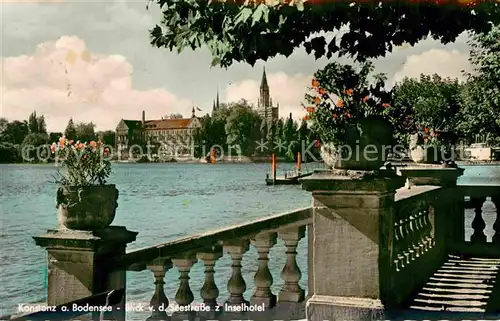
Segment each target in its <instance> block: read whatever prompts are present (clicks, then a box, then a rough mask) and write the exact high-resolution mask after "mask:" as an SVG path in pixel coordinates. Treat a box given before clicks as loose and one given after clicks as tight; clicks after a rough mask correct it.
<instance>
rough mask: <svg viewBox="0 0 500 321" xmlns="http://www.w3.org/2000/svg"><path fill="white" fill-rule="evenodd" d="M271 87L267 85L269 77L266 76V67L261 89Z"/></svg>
mask: <svg viewBox="0 0 500 321" xmlns="http://www.w3.org/2000/svg"><path fill="white" fill-rule="evenodd" d="M268 88H269V85H268V84H267V76H266V67H265V66H264V71H263V72H262V80H261V82H260V89H268Z"/></svg>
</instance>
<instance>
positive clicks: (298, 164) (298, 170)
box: [297, 152, 302, 176]
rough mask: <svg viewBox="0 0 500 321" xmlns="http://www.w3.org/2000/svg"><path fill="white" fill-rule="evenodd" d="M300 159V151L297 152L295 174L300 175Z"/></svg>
mask: <svg viewBox="0 0 500 321" xmlns="http://www.w3.org/2000/svg"><path fill="white" fill-rule="evenodd" d="M301 161H302V160H301V159H300V152H298V153H297V176H298V175H300V165H301Z"/></svg>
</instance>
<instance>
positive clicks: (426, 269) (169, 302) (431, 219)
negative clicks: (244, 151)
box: [35, 168, 500, 321]
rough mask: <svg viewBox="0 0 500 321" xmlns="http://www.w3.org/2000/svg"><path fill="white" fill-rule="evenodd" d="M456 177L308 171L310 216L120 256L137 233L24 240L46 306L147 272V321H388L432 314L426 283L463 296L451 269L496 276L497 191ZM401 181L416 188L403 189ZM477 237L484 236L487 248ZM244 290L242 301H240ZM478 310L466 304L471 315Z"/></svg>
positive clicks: (439, 172) (499, 246)
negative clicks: (38, 269) (38, 251)
mask: <svg viewBox="0 0 500 321" xmlns="http://www.w3.org/2000/svg"><path fill="white" fill-rule="evenodd" d="M462 173H463V170H460V169H454V168H442V169H439V168H431V169H425V168H418V169H411V168H407V169H404V170H401V175H397V174H396V173H395V172H392V171H379V172H348V171H331V172H330V171H323V172H318V173H315V174H313V175H312V176H310V177H307V178H303V179H302V180H301V182H302V187H303V189H305V190H307V191H310V192H312V199H313V204H312V207H311V208H306V209H299V210H295V211H292V212H289V213H284V214H279V215H273V216H269V217H265V218H262V219H259V220H256V221H252V222H248V223H245V224H241V225H237V226H231V227H227V228H222V229H219V230H215V231H209V232H206V233H201V234H196V235H191V236H188V237H185V238H181V239H178V240H173V241H170V242H166V243H163V244H159V245H155V246H151V247H148V248H144V249H140V250H135V251H131V252H128V253H126V252H125V246H126V244H127V243H129V242H132V241H134V240H135V235H136V234H137V233H135V232H130V231H128V230H126V229H125V228H124V227H110V228H108V229H107V230H106V231H92V232H75V231H69V232H68V231H49V232H48V233H47V234H45V235H42V236H40V237H36V238H35V240H36V242H37V244H38V245H40V246H43V247H45V248H46V249H47V251H48V254H49V264H48V268H49V274H48V275H49V282H48V284H49V288H48V304H51V305H55V304H62V303H64V302H68V301H71V300H75V299H78V298H83V297H86V296H89V295H91V294H95V293H98V292H99V291H101V292H102V291H105V290H109V289H122V288H125V286H126V277H125V276H126V272H127V271H145V270H149V271H150V272H151V283H152V284H154V290H152V294H151V295H152V297H151V300H150V306H151V308H152V310H151V313H150V315H149V316H148V320H170V319H175V318H179V319H181V320H194V319H195V318H201V319H202V320H225V319H228V320H241V319H247V320H294V319H303V318H305V317H307V319H308V320H310V321H323V320H331V321H333V320H339V321H340V320H384V319H387V318H389V319H391V320H393V319H394V320H396V319H398V318H400V317H403V318H404V317H405V316H407V314H406V313H407V312H408V311H410V312H411V311H413V310H412V309H413V308H412V307H413V306H414V303H415V302H417V303H418V302H419V303H421V305H424V306H423V307H422V306H420V307H417V308H425V304H429V305H433V304H434V305H433V306H432V308H433V309H438V310H439V306H438V307H436V306H435V305H436V303H435V302H434V301H432V298H434V296H436V294H435V293H434V292H429V291H431V290H428V288H429V284H431V283H432V284H434V285H436V284H437V285H439V286H441V285H443V284H444V285H445V287H447V288H446V289H445V290H441V289H438V291H444V292H446V291H449V289H450V288H452V289H453V288H458V289H460V287H466V286H467V285H463V283H460V282H459V283H456V284H455V283H453V284H451V285H450V284H448V283H447V282H451V281H449V280H450V278H453V277H455V276H453V275H452V274H453V273H454V271H459V273H462V275H459V276H458V279H460V278H463V277H464V273H465V274H466V273H467V271H470V270H471V269H472V270H473V269H476V267H477V268H483V267H487V269H488V270H485V271H480V272H481V273H483V274H482V275H487V276H488V277H489V279H488V281H487V282H491V280H494V278H495V275H496V274H495V273H497V272H496V271H499V270H500V269H499V267H500V251H499V250H500V214H499V208H500V204H499V203H500V186H457V185H456V181H457V178H458V177H459V176H460V175H461V174H462ZM406 179H410V180H411V181H412V182H413V184H414V185H415V186H411V187H410V188H408V187H404V185H405V180H406ZM495 207H496V213H495V214H496V218H495V220H494V222H493V223H492V224H491V226H489V225H488V224H487V221H488V222H491V221H492V220H491V217H489V219H488V220H485V218H484V212H483V210H484V209H486V208H489V209H494V208H495ZM471 210H472V212H470V211H471ZM487 212H488V213H490V214H487V215H491V211H489V210H488V211H487ZM469 215H473V219H469ZM469 221H470V224H468V223H467V224H466V222H469ZM467 225H470V226H467ZM306 231H307V250H308V252H307V253H308V262H307V266H308V267H307V270H306V271H301V270H300V268H299V267H298V265H297V257H296V256H297V247H298V245H299V241H300V240H301V239H303V238H304V237H305V236H306ZM468 231H470V232H471V233H468ZM488 231H493V233H492V234H493V236H492V237H491V238H488V237H487V234H488ZM468 234H470V235H471V236H470V237H468ZM466 236H467V237H466ZM278 239H281V240H282V241H283V243H284V252H283V253H281V254H280V255H283V257H286V260H285V262H284V266H283V268H282V273H281V278H282V280H283V285H282V286H281V289H280V290H279V291H276V292H274V293H273V291H272V287H273V284H274V282H275V280H273V276H272V273H271V271H270V267H269V261H270V260H273V259H274V258H270V256H269V253H270V250H271V249H272V248H273V247H274V246H275V244H276V242H277V240H278ZM251 247H253V248H255V250H256V252H257V258H256V259H257V264H256V271H255V274H254V277H253V284H248V283H247V282H245V278H244V277H243V275H242V274H243V273H242V264H244V263H242V262H244V261H243V259H244V258H245V257H246V255H247V253H248V251H249V249H250V248H251ZM224 255H227V257H228V258H229V259H230V262H231V263H230V269H231V273H230V277H229V278H228V279H227V280H224V281H225V282H227V283H226V286H227V295H224V296H221V295H220V292H221V291H220V289H219V288H218V287H217V284H220V282H218V281H220V275H219V274H218V273H217V269H216V268H215V265H216V263H217V262H218V261H219V260H220V259H221V258H222V257H223V256H224ZM471 255H475V256H478V257H480V258H479V259H473V261H471V262H472V263H471V262H466V263H464V264H465V266H466V268H464V269H463V271H462V270H460V269H458V268H456V266H461V264H462V263H463V262H462V261H461V260H462V259H463V258H466V259H468V258H469V257H470V256H471ZM474 260H476V261H474ZM478 260H479V261H478ZM481 260H483V261H481ZM197 262H202V264H203V266H204V278H203V279H200V280H197V282H196V286H194V285H193V282H192V280H191V277H192V275H191V274H192V268H193V266H194V265H195V264H196V263H197ZM478 262H479V263H478ZM483 262H486V263H483ZM455 265H456V266H455ZM469 265H472V267H469ZM172 269H176V270H177V271H178V272H179V279H178V280H173V279H168V278H167V277H166V273H167V271H169V270H172ZM464 271H465V272H464ZM499 273H500V272H499ZM303 275H307V279H308V287H307V289H303V288H301V286H300V284H299V281H300V280H301V278H302V276H303ZM443 275H444V277H443ZM450 275H451V276H450ZM452 281H453V280H452ZM453 282H454V281H453ZM470 282H472V283H474V282H476V281H474V280H473V281H470ZM485 282H486V281H485ZM165 284H169V285H171V284H175V286H176V288H177V290H176V293H175V296H170V297H168V296H167V294H166V291H165ZM457 284H458V285H457ZM484 287H488V291H489V292H488V293H489V294H491V296H492V298H500V297H499V295H500V292H499V291H500V289H498V287H495V286H493V285H492V284H487V285H485V286H484ZM61 288H63V289H64V291H60V289H61ZM249 289H251V295H249V296H246V295H245V294H246V293H248V292H247V290H249ZM495 289H496V290H495ZM306 290H307V296H306ZM421 291H424V293H421ZM425 291H427V292H425ZM465 291H468V290H465ZM476 291H479V290H477V289H476ZM495 291H496V292H495ZM197 292H198V293H199V296H200V298H201V300H202V301H203V303H204V305H205V306H206V307H210V308H211V311H209V312H208V313H207V311H204V312H196V311H192V310H190V309H188V308H187V307H188V306H192V305H193V302H194V300H195V294H196V293H197ZM462 292H463V291H462ZM485 293H486V292H485ZM441 294H442V293H441ZM453 295H455V294H453ZM481 295H482V296H483V297H486V295H483V294H481ZM429 298H430V299H429ZM495 300H496V301H498V302H500V300H499V299H491V300H490V301H491V302H493V303H491V304H490V303H488V311H499V313H500V309H499V307H498V304H497V306H495V303H494V302H496V301H495ZM436 302H445V303H446V301H436ZM460 302H462V303H463V300H461V301H460ZM174 303H175V304H174ZM124 304H125V298H124V299H123V302H122V305H121V306H122V307H123V306H124ZM439 304H441V303H439ZM471 304H472V303H471ZM474 304H476V303H474ZM173 305H175V306H177V307H179V308H177V309H176V311H175V312H174V313H173V314H172V315H170V314H169V313H167V312H166V311H165V309H164V308H165V307H169V306H173ZM255 305H259V306H263V307H264V310H265V311H264V313H263V312H262V311H259V312H258V313H255V314H252V313H251V312H246V313H247V314H244V315H241V313H239V312H237V311H235V310H237V309H241V308H240V307H247V306H255ZM444 305H445V304H444V303H443V306H444ZM161 307H163V308H161ZM183 307H184V308H183ZM304 307H305V313H304ZM481 308H482V305H481V304H479V303H477V304H476V306H475V308H474V309H475V310H473V312H478V311H480V310H481ZM495 309H497V310H495ZM124 311H125V309H121V310H120V311H114V313H113V314H112V319H113V320H125V319H129V318H127V316H126V315H125V312H124ZM443 311H444V310H443ZM445 312H447V311H445ZM249 313H250V314H249ZM412 313H413V312H412ZM235 314H236V315H235ZM497 316H498V314H497ZM94 317H95V315H94ZM412 317H414V315H412V316H411V317H410V318H412ZM481 317H483V316H481ZM417 319H418V317H417ZM484 319H486V318H484Z"/></svg>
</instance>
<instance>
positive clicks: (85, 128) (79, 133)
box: [75, 122, 96, 142]
mask: <svg viewBox="0 0 500 321" xmlns="http://www.w3.org/2000/svg"><path fill="white" fill-rule="evenodd" d="M75 132H76V139H77V140H79V141H81V142H90V141H91V140H95V139H96V135H95V125H94V124H93V123H92V122H90V123H83V122H82V123H78V124H76V126H75Z"/></svg>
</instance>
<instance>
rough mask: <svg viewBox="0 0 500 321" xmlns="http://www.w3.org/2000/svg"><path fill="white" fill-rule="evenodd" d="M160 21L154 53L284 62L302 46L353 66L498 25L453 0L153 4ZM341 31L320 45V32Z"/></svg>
mask: <svg viewBox="0 0 500 321" xmlns="http://www.w3.org/2000/svg"><path fill="white" fill-rule="evenodd" d="M156 2H157V4H158V5H159V6H160V7H161V9H162V12H163V19H162V21H161V23H160V24H159V25H156V26H155V27H154V28H153V29H152V30H151V31H150V36H151V44H152V45H153V46H156V47H158V48H161V47H165V48H168V49H169V50H174V49H177V50H178V51H179V52H181V51H182V50H183V49H185V48H192V49H193V50H194V49H197V48H200V47H202V46H204V45H206V46H207V47H208V49H209V50H210V51H211V53H212V57H213V60H212V64H213V65H221V66H222V67H228V66H230V65H232V64H233V63H234V62H241V61H243V62H246V63H248V64H250V65H252V66H253V65H254V64H255V62H256V61H257V60H258V59H262V60H264V61H266V60H267V59H269V58H272V57H274V56H276V55H284V56H286V57H288V56H290V55H291V54H292V53H293V51H294V50H295V49H296V48H298V47H300V46H304V47H305V49H306V51H307V52H308V53H314V56H315V57H316V58H320V57H323V56H326V57H327V58H330V57H332V56H333V55H334V54H339V55H340V56H351V57H353V58H355V59H356V60H357V61H361V62H362V61H365V60H367V59H370V58H375V57H380V56H385V54H386V53H387V52H390V51H392V49H393V47H394V46H399V45H402V44H403V43H404V42H406V43H409V44H410V45H414V44H415V43H417V42H418V41H420V40H422V39H424V38H426V37H427V36H431V37H432V38H434V39H437V40H439V41H441V42H442V43H449V42H452V41H454V40H455V39H456V37H457V36H458V35H459V34H461V33H462V32H464V31H466V30H470V31H473V32H475V33H481V32H487V31H489V30H490V29H491V24H490V22H493V23H494V24H497V23H499V22H500V4H499V3H498V1H495V0H483V1H476V4H474V5H468V6H466V5H460V4H459V3H458V2H457V1H448V2H447V3H446V4H442V3H441V4H439V1H436V2H431V1H428V2H427V1H426V2H419V1H407V0H405V1H403V0H395V1H388V2H383V3H382V2H378V1H373V2H363V3H360V2H352V3H349V2H348V1H322V2H321V3H314V2H317V1H311V2H304V1H303V0H295V1H291V3H284V2H281V1H274V2H273V3H271V1H268V4H264V3H255V2H250V1H247V2H246V3H245V4H238V3H237V2H235V1H225V2H222V1H200V0H168V1H167V0H156ZM342 27H347V30H346V32H345V33H338V34H337V35H336V36H335V37H334V38H333V39H332V40H329V41H328V42H327V39H326V38H325V37H324V35H321V34H318V33H321V32H331V31H336V30H339V29H341V28H342Z"/></svg>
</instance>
